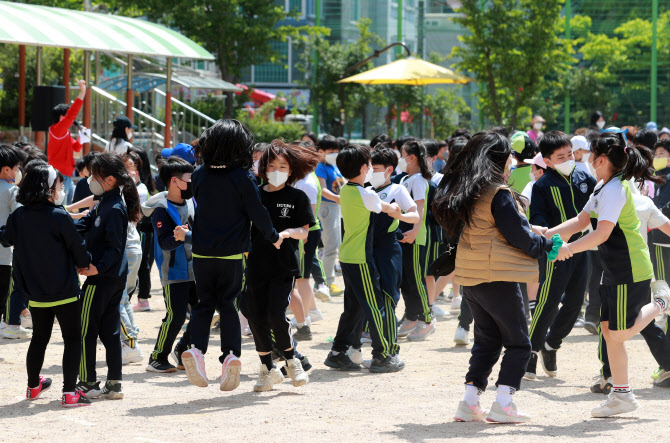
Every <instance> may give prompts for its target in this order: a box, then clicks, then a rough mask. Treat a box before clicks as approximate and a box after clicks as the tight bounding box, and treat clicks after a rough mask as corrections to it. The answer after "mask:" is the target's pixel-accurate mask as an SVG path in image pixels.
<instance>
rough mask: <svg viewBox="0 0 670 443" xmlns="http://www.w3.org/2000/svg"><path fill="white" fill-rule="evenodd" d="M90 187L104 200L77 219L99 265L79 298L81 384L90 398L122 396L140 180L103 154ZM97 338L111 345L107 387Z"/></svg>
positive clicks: (95, 162) (89, 274) (117, 159)
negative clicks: (125, 303) (126, 297)
mask: <svg viewBox="0 0 670 443" xmlns="http://www.w3.org/2000/svg"><path fill="white" fill-rule="evenodd" d="M88 180H89V187H90V189H91V192H92V193H93V195H96V196H99V197H100V202H99V203H98V204H97V206H96V207H95V208H94V209H93V210H92V211H91V212H89V214H88V215H87V216H86V217H84V218H82V219H81V220H79V221H78V222H76V224H75V225H76V226H77V229H78V230H79V232H80V233H82V234H86V244H87V245H88V249H89V252H90V253H91V256H92V263H93V264H94V265H95V268H94V269H93V271H92V272H91V271H87V272H84V273H83V275H86V276H87V277H88V278H87V279H86V282H85V283H84V286H83V288H82V294H83V295H82V298H81V300H80V303H81V309H82V315H81V323H82V341H83V343H82V347H81V365H80V367H79V380H80V381H79V383H78V384H77V386H78V388H79V389H80V390H82V391H84V393H85V394H86V395H87V397H89V398H96V397H100V396H102V397H103V398H107V399H112V400H115V399H122V398H123V395H124V394H123V390H122V389H121V378H122V375H121V372H122V370H121V365H122V359H121V335H120V325H121V318H120V304H121V297H122V296H123V291H124V290H125V288H126V282H127V276H128V259H127V258H126V239H127V238H128V222H129V221H131V222H137V221H139V219H140V202H139V195H138V194H137V188H136V187H135V182H134V181H133V179H132V178H131V177H130V174H128V172H127V171H126V167H125V165H124V163H123V160H122V159H121V157H119V156H118V155H116V154H112V153H104V154H100V155H98V156H97V157H95V158H94V159H93V160H92V162H91V176H90V177H89V179H88ZM98 337H100V340H101V341H102V344H103V345H104V346H105V349H106V360H107V381H106V383H105V385H104V387H103V388H100V382H99V381H97V376H96V369H95V363H96V358H95V357H96V348H97V343H98Z"/></svg>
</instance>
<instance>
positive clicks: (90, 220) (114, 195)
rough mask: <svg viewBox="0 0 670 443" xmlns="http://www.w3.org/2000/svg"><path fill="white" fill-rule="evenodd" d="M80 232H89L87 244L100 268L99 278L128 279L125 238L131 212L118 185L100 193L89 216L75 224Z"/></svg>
mask: <svg viewBox="0 0 670 443" xmlns="http://www.w3.org/2000/svg"><path fill="white" fill-rule="evenodd" d="M75 225H76V226H77V230H78V231H79V233H80V234H86V244H87V245H88V250H89V252H90V253H91V256H92V257H93V260H92V263H93V265H94V266H95V267H96V268H97V269H98V275H96V276H95V277H96V278H104V277H114V278H124V279H125V278H126V276H127V275H128V260H127V259H126V238H127V237H128V211H127V210H126V204H125V203H124V202H123V199H122V198H121V190H120V189H119V188H116V189H112V190H110V191H107V192H105V193H104V194H102V195H101V196H100V203H98V204H97V205H96V206H95V208H93V210H92V211H91V212H89V213H88V215H87V216H86V217H83V218H82V219H81V220H79V221H77V222H76V223H75Z"/></svg>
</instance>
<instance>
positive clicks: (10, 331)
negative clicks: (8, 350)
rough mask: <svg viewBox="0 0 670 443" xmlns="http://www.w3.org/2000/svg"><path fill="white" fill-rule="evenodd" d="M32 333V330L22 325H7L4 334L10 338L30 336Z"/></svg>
mask: <svg viewBox="0 0 670 443" xmlns="http://www.w3.org/2000/svg"><path fill="white" fill-rule="evenodd" d="M30 335H31V334H30V331H29V330H27V329H26V328H24V327H23V326H21V325H7V327H5V331H4V332H3V334H2V336H3V337H4V338H8V339H10V340H13V339H22V338H30Z"/></svg>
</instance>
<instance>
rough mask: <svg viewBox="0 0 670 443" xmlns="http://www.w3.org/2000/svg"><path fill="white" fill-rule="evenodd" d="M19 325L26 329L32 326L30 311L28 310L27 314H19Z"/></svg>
mask: <svg viewBox="0 0 670 443" xmlns="http://www.w3.org/2000/svg"><path fill="white" fill-rule="evenodd" d="M21 326H23V327H24V328H26V329H32V328H33V316H32V315H30V312H28V314H27V315H23V314H21Z"/></svg>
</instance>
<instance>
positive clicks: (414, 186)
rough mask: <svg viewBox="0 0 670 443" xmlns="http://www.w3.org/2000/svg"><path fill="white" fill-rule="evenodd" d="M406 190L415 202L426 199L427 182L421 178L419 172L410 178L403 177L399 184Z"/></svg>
mask: <svg viewBox="0 0 670 443" xmlns="http://www.w3.org/2000/svg"><path fill="white" fill-rule="evenodd" d="M400 184H401V185H403V186H404V187H405V188H407V190H408V191H409V195H410V196H411V197H412V199H413V200H414V201H415V202H419V201H422V200H425V199H426V196H427V193H428V180H426V179H425V178H423V176H422V175H421V173H420V172H417V173H416V174H414V175H412V176H411V177H410V176H407V175H406V176H405V177H403V179H402V181H401V182H400Z"/></svg>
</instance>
